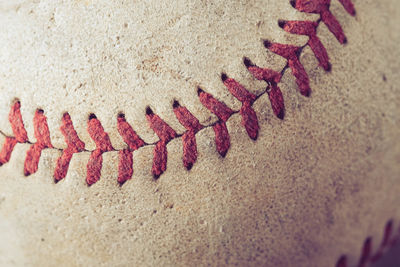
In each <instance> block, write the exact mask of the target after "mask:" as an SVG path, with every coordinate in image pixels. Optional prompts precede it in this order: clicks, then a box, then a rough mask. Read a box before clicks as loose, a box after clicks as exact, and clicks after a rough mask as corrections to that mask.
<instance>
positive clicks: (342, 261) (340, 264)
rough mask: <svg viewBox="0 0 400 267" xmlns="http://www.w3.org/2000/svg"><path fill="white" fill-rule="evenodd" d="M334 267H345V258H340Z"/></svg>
mask: <svg viewBox="0 0 400 267" xmlns="http://www.w3.org/2000/svg"><path fill="white" fill-rule="evenodd" d="M336 267H347V258H346V256H341V257H340V258H339V260H338V261H337V263H336Z"/></svg>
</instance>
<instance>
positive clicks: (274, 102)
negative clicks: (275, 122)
mask: <svg viewBox="0 0 400 267" xmlns="http://www.w3.org/2000/svg"><path fill="white" fill-rule="evenodd" d="M268 96H269V100H270V102H271V107H272V110H273V111H274V113H275V115H276V116H277V117H278V118H279V119H281V120H283V118H284V117H285V104H284V101H283V95H282V92H281V89H280V88H279V87H278V86H277V85H276V84H275V83H272V84H271V86H270V90H269V91H268Z"/></svg>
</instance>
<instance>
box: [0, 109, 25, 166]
mask: <svg viewBox="0 0 400 267" xmlns="http://www.w3.org/2000/svg"><path fill="white" fill-rule="evenodd" d="M8 120H9V121H10V124H11V129H12V131H13V133H14V136H15V137H6V140H5V142H4V144H3V147H2V149H1V152H0V166H1V165H3V164H5V163H7V162H9V161H10V158H11V154H12V152H13V150H14V147H15V145H16V144H17V143H25V142H27V141H28V135H27V133H26V130H25V127H24V123H23V121H22V115H21V103H20V102H19V101H16V102H15V103H14V105H12V106H11V109H10V113H9V115H8Z"/></svg>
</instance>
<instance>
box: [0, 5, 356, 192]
mask: <svg viewBox="0 0 400 267" xmlns="http://www.w3.org/2000/svg"><path fill="white" fill-rule="evenodd" d="M339 1H340V2H341V4H342V5H343V7H344V8H345V9H346V11H347V12H348V13H349V14H351V15H355V9H354V6H353V4H352V2H351V1H350V0H339ZM291 4H292V6H293V7H294V8H296V9H297V10H299V11H301V12H307V13H317V14H320V19H319V20H317V21H315V22H313V21H280V22H279V26H281V27H282V28H283V29H284V30H285V31H287V32H289V33H292V34H299V35H306V36H308V37H309V40H308V43H307V44H306V45H308V46H310V48H311V49H312V50H313V52H314V54H315V56H316V58H317V59H318V61H319V64H320V65H321V66H322V67H323V68H324V69H325V70H330V64H329V57H328V54H327V52H326V49H325V47H324V46H323V44H322V43H321V41H320V39H319V38H318V37H317V34H316V29H317V27H318V26H319V23H320V22H321V21H322V22H324V23H325V24H326V25H327V26H328V28H329V30H330V31H331V32H332V33H333V34H334V35H335V36H336V38H337V39H338V40H339V41H340V42H341V43H344V42H346V37H345V35H344V33H343V30H342V28H341V26H340V24H339V23H338V21H337V20H336V18H335V17H334V16H333V15H332V14H331V12H330V11H329V8H330V0H297V1H296V0H292V1H291ZM264 45H265V47H266V48H268V49H269V50H270V51H272V52H273V53H276V54H278V55H280V56H282V57H284V58H285V59H286V60H287V65H286V66H285V67H284V68H283V69H282V70H281V71H280V72H276V71H274V70H271V69H267V68H260V67H257V66H255V65H254V64H252V63H251V61H250V60H249V59H247V58H245V59H244V64H245V66H246V67H247V69H248V70H249V72H250V73H251V74H252V75H253V76H254V78H255V79H258V80H263V81H265V82H266V83H267V88H266V90H265V92H263V93H262V94H264V93H268V96H269V99H270V102H271V107H272V110H273V112H274V114H275V115H276V116H277V117H278V118H280V119H283V118H284V113H285V106H284V99H283V95H282V92H281V89H280V88H279V86H278V84H279V83H280V81H281V77H282V75H283V73H284V72H285V70H286V69H287V68H288V67H289V68H290V69H291V70H292V74H293V75H294V76H295V78H296V83H297V86H298V88H299V90H300V92H301V93H302V94H303V95H305V96H308V95H309V94H310V91H311V89H310V85H309V78H308V74H307V72H306V70H305V69H304V67H303V65H302V64H301V62H300V60H299V55H300V53H301V51H302V49H303V48H304V47H305V46H306V45H305V46H302V47H296V46H293V45H289V44H278V43H270V42H268V41H265V42H264ZM221 78H222V81H223V83H224V84H225V86H226V87H227V88H228V90H229V92H230V93H231V94H232V95H233V96H234V97H235V98H237V99H238V100H239V101H240V102H241V103H242V107H241V108H240V110H239V111H233V110H232V109H230V108H229V107H228V106H227V105H226V104H224V103H223V102H220V101H218V100H217V99H215V98H214V97H213V96H212V95H211V94H208V93H206V92H204V91H203V90H202V89H200V88H199V89H198V95H199V99H200V102H201V103H202V104H203V105H204V106H205V107H206V108H207V109H208V110H209V111H211V112H212V113H213V114H214V115H216V116H217V117H218V121H217V122H216V123H214V124H211V125H206V126H203V125H201V124H200V123H199V121H198V119H197V118H196V117H195V116H193V114H191V113H190V111H189V110H188V109H186V108H185V107H181V106H180V105H179V103H178V102H177V101H175V102H174V104H173V108H174V113H175V115H176V117H177V119H178V120H179V122H180V123H181V124H182V125H183V126H184V127H185V128H186V130H187V131H186V132H185V133H184V134H183V135H177V134H176V132H175V131H174V130H173V129H172V128H171V127H170V126H169V125H168V124H166V123H165V122H164V121H163V120H162V119H161V118H160V117H158V116H157V115H155V114H153V111H152V110H151V109H150V108H148V109H147V110H146V117H147V120H148V121H149V123H150V127H151V128H152V129H153V131H154V132H155V133H156V134H157V135H158V136H159V138H160V140H159V141H158V142H157V143H156V144H155V148H154V158H153V166H152V173H153V175H154V177H159V176H160V175H161V174H162V173H163V172H164V171H165V170H166V167H167V155H168V153H167V147H166V145H167V143H168V142H169V141H170V140H172V139H174V138H177V137H181V136H182V142H183V159H182V160H183V164H184V166H185V167H186V168H187V169H190V168H192V166H193V164H194V163H195V162H196V160H197V156H198V154H197V144H196V133H197V132H198V131H200V130H201V129H202V128H204V127H211V126H212V127H213V130H214V132H215V143H216V147H217V151H218V153H219V154H220V155H221V156H223V157H224V156H225V155H226V154H227V152H228V150H229V148H230V136H229V132H228V129H227V126H226V122H227V120H228V119H229V118H230V117H231V116H232V114H234V113H239V114H240V115H241V117H242V125H243V126H244V127H245V129H246V131H247V133H248V135H249V137H250V138H252V139H254V140H256V139H257V137H258V133H259V124H258V118H257V115H256V113H255V111H254V109H253V107H252V105H253V103H254V101H255V100H256V99H257V98H258V97H259V96H261V95H262V94H260V95H258V96H256V95H254V94H252V93H251V92H249V91H248V90H247V89H246V88H245V87H244V86H243V85H241V84H240V83H239V82H237V81H236V80H234V79H232V78H228V76H227V75H226V74H222V76H221ZM20 106H21V105H20V102H19V101H17V102H15V103H14V104H13V106H12V108H11V111H10V114H9V121H10V123H11V127H12V130H13V133H14V137H12V136H10V137H8V136H7V137H6V139H5V142H4V144H3V148H2V150H1V152H0V165H1V164H4V163H6V162H8V161H9V159H10V157H11V153H12V151H13V149H14V147H15V145H16V144H17V143H29V141H28V137H27V133H26V130H25V128H24V124H23V121H22V116H21V112H20ZM117 124H118V126H117V128H118V132H119V134H120V135H121V137H122V138H123V140H124V141H125V143H126V144H127V148H126V149H123V150H120V151H119V165H118V182H119V183H120V184H123V183H124V182H125V181H127V180H128V179H131V178H132V175H133V167H132V164H133V151H135V150H137V149H139V148H140V147H142V146H145V145H153V144H146V143H145V142H144V141H143V140H142V139H141V138H140V137H139V136H138V135H137V134H136V132H135V131H134V130H133V129H132V127H131V126H130V125H129V124H128V123H127V121H126V120H125V117H124V115H123V114H120V115H119V116H118V121H117ZM34 130H35V137H36V139H37V142H36V143H35V144H33V145H31V147H30V149H29V150H28V152H27V156H26V159H25V167H24V171H25V174H26V175H29V174H31V173H33V172H35V171H36V170H37V166H38V162H39V159H40V155H41V151H42V150H43V149H45V148H52V145H51V143H50V135H49V132H48V126H47V122H46V117H45V116H44V115H43V111H37V112H36V114H35V117H34ZM60 130H61V132H62V134H63V135H64V138H65V142H66V143H67V148H66V149H64V150H63V151H62V155H61V157H60V158H59V159H58V160H57V165H56V168H55V171H54V178H55V181H59V180H61V179H63V178H64V177H65V176H66V174H67V172H68V167H69V164H70V160H71V158H72V156H73V154H74V153H78V152H82V151H84V147H85V144H84V143H83V142H82V141H81V140H80V139H79V137H78V135H77V133H76V131H75V130H74V128H73V125H72V121H71V118H70V117H69V115H68V114H67V113H66V114H64V116H63V118H62V126H61V128H60ZM88 132H89V135H90V136H91V138H92V139H93V140H94V142H95V144H96V149H95V150H94V151H92V153H91V156H90V159H89V162H88V164H87V177H86V180H87V183H88V185H91V184H93V183H95V182H96V181H98V180H99V179H100V175H101V167H102V160H103V159H102V154H103V153H104V152H107V151H113V150H114V149H113V147H112V144H111V142H110V139H109V136H108V134H107V133H105V132H104V129H103V127H102V126H101V124H100V121H99V120H97V118H96V116H95V115H90V117H89V122H88Z"/></svg>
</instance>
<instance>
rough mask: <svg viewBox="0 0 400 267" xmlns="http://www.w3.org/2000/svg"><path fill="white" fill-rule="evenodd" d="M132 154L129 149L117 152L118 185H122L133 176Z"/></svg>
mask: <svg viewBox="0 0 400 267" xmlns="http://www.w3.org/2000/svg"><path fill="white" fill-rule="evenodd" d="M132 165H133V153H132V151H131V150H129V149H124V150H121V151H119V163H118V183H119V184H120V185H122V184H124V183H125V182H126V181H128V180H129V179H131V178H132V175H133V167H132Z"/></svg>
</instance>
